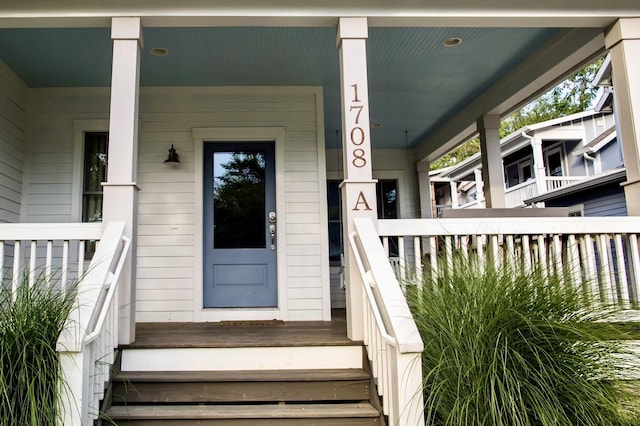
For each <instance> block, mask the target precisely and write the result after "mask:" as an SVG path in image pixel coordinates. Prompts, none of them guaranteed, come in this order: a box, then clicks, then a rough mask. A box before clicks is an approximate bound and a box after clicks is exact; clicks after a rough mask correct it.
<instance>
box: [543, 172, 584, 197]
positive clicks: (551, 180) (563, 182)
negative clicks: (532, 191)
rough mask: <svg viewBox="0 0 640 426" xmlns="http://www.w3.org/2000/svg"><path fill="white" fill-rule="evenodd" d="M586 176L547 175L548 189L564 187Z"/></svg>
mask: <svg viewBox="0 0 640 426" xmlns="http://www.w3.org/2000/svg"><path fill="white" fill-rule="evenodd" d="M584 178H585V176H545V180H546V182H547V191H554V190H556V189H560V188H564V187H565V186H569V185H571V184H574V183H576V182H579V181H581V180H583V179H584ZM536 195H537V194H536Z"/></svg>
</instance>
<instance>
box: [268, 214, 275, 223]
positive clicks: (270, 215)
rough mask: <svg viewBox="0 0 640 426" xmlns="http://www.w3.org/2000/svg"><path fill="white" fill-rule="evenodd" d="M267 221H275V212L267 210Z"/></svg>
mask: <svg viewBox="0 0 640 426" xmlns="http://www.w3.org/2000/svg"><path fill="white" fill-rule="evenodd" d="M269 223H276V212H269Z"/></svg>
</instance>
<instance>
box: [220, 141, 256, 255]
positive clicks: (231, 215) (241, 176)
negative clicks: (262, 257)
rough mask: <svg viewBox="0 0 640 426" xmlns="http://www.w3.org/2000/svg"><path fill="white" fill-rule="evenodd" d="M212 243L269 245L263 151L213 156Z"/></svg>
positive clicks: (229, 246) (250, 245) (224, 245)
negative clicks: (267, 242) (267, 243)
mask: <svg viewBox="0 0 640 426" xmlns="http://www.w3.org/2000/svg"><path fill="white" fill-rule="evenodd" d="M213 222H214V223H213V246H214V248H216V249H234V248H264V247H266V240H267V239H266V232H265V231H266V228H265V226H266V222H267V221H266V217H265V153H264V151H252V152H247V151H234V152H215V153H214V155H213Z"/></svg>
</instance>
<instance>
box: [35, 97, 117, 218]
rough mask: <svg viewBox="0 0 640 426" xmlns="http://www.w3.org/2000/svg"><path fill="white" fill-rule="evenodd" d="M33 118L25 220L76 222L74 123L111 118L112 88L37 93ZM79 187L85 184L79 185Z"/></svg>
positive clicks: (77, 197) (78, 197)
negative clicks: (110, 96) (83, 120)
mask: <svg viewBox="0 0 640 426" xmlns="http://www.w3.org/2000/svg"><path fill="white" fill-rule="evenodd" d="M31 96H32V107H31V109H32V115H31V138H30V153H29V170H30V173H29V176H28V180H27V181H28V184H27V186H26V188H25V200H26V208H23V211H24V212H25V217H24V221H25V222H54V221H56V222H74V221H77V220H78V214H79V212H77V211H73V208H72V206H73V205H74V198H76V199H77V200H79V199H80V197H81V194H80V193H78V194H74V193H72V191H73V187H74V182H73V179H74V177H73V158H74V148H75V146H74V144H75V130H74V121H75V120H81V119H105V118H107V117H108V116H109V90H108V89H107V88H83V89H75V88H74V89H70V88H64V89H31ZM77 186H78V188H80V187H81V185H80V184H79V183H78V185H77Z"/></svg>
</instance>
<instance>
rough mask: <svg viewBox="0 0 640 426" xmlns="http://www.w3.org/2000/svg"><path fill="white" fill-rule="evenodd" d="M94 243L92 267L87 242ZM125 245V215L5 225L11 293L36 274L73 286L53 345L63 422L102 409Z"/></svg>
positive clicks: (82, 419) (2, 266) (73, 424)
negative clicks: (110, 219) (106, 221)
mask: <svg viewBox="0 0 640 426" xmlns="http://www.w3.org/2000/svg"><path fill="white" fill-rule="evenodd" d="M94 243H95V244H96V250H95V254H94V255H93V258H92V260H91V262H90V263H89V265H88V266H87V262H86V261H85V253H86V250H85V247H87V246H88V245H89V244H94ZM128 247H129V240H128V239H127V238H126V237H125V236H124V223H123V222H111V223H109V224H107V225H106V226H105V225H104V224H102V223H38V224H29V223H18V224H0V274H1V276H0V279H2V283H4V284H7V285H8V284H9V282H10V287H11V291H12V292H13V294H14V295H15V294H16V292H17V291H18V288H19V286H20V285H33V283H34V280H36V279H43V280H44V281H45V283H46V284H48V285H52V286H54V290H58V291H74V292H76V297H75V299H76V300H75V305H74V308H73V310H72V312H71V314H70V316H69V318H68V319H67V321H66V323H65V327H64V330H63V332H62V334H61V335H60V337H59V338H58V342H57V346H56V349H57V351H58V353H59V355H60V363H61V366H62V371H63V376H64V382H65V384H64V385H63V386H62V387H61V395H60V401H59V403H60V407H61V414H62V415H63V418H62V419H61V424H63V425H65V426H84V425H89V424H93V420H94V419H96V418H97V416H98V404H99V401H100V400H101V399H102V397H103V395H104V390H105V384H106V383H107V381H108V380H109V372H110V369H111V366H112V364H113V361H114V349H115V347H116V346H117V344H118V310H117V305H116V304H117V300H116V299H117V298H114V295H115V294H116V292H117V284H118V276H119V274H120V270H121V268H122V265H123V263H124V260H125V258H126V255H127V251H128ZM24 277H27V279H26V280H25V279H24ZM25 281H26V282H25ZM72 283H75V285H71V284H72Z"/></svg>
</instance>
